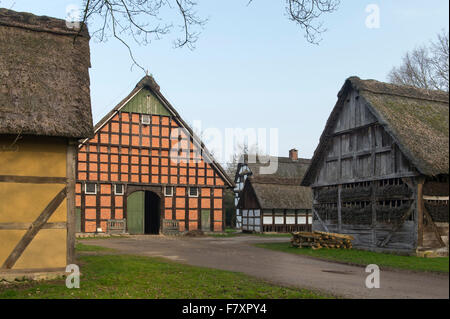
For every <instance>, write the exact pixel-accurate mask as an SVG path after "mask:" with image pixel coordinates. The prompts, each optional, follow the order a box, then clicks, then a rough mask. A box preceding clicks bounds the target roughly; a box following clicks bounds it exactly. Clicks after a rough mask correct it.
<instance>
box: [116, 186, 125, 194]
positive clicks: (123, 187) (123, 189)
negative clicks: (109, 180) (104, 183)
mask: <svg viewBox="0 0 450 319" xmlns="http://www.w3.org/2000/svg"><path fill="white" fill-rule="evenodd" d="M118 185H121V186H122V193H119V192H117V186H118ZM124 194H125V185H124V184H114V195H124Z"/></svg>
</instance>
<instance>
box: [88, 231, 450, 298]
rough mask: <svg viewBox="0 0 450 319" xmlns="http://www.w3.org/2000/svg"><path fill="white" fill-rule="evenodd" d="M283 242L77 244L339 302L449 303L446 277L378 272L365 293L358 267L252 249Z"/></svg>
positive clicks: (144, 239) (160, 239) (138, 239)
mask: <svg viewBox="0 0 450 319" xmlns="http://www.w3.org/2000/svg"><path fill="white" fill-rule="evenodd" d="M288 240H289V238H264V237H257V236H238V237H229V238H213V237H199V238H186V237H164V236H132V237H129V238H113V239H101V240H83V241H82V243H83V244H86V245H96V246H102V247H107V248H113V249H116V250H118V251H120V252H121V253H126V254H134V255H142V256H154V257H164V258H167V259H171V260H174V261H177V262H182V263H186V264H190V265H195V266H203V267H210V268H216V269H223V270H230V271H237V272H242V273H245V274H248V275H251V276H254V277H257V278H261V279H264V280H266V281H269V282H272V283H275V284H280V285H285V286H294V287H299V288H309V289H315V290H320V291H324V292H327V293H331V294H333V295H336V296H340V297H344V298H390V299H392V298H446V299H448V298H449V277H448V275H445V274H443V275H440V274H428V273H413V272H408V271H387V270H383V271H381V276H380V277H381V281H380V282H381V287H380V288H379V289H368V288H366V286H365V280H366V277H367V275H368V273H366V272H365V269H364V268H363V267H357V266H350V265H345V264H339V263H334V262H327V261H322V260H317V259H313V258H309V257H305V256H301V255H294V254H289V253H283V252H277V251H272V250H266V249H263V248H258V247H254V246H252V244H255V243H263V242H284V241H288Z"/></svg>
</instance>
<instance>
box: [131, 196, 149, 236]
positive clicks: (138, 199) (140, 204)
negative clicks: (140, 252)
mask: <svg viewBox="0 0 450 319" xmlns="http://www.w3.org/2000/svg"><path fill="white" fill-rule="evenodd" d="M144 216H145V192H134V193H132V194H130V195H129V196H128V198H127V224H128V233H130V234H131V235H140V234H144V225H145V223H144Z"/></svg>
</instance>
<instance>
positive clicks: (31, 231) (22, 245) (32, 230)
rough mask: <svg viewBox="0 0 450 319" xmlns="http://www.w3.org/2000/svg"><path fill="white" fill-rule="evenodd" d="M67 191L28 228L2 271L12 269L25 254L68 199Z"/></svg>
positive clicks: (57, 197) (50, 204) (53, 201)
mask: <svg viewBox="0 0 450 319" xmlns="http://www.w3.org/2000/svg"><path fill="white" fill-rule="evenodd" d="M66 193H67V189H66V187H64V188H63V189H62V190H61V191H60V192H59V193H58V194H57V195H56V196H55V198H53V199H52V201H51V202H50V203H49V204H48V205H47V207H45V208H44V210H43V211H42V213H41V214H40V215H39V217H38V218H36V220H35V221H34V222H33V223H32V224H31V226H30V227H29V228H28V230H27V232H26V233H25V235H24V236H23V237H22V238H21V239H20V241H19V243H18V244H17V245H16V247H15V248H14V249H13V251H12V252H11V254H10V255H9V256H8V258H6V260H5V262H4V263H3V265H2V269H11V268H12V267H13V266H14V265H15V263H16V262H17V260H18V259H19V258H20V256H21V255H22V254H23V252H24V251H25V249H26V248H27V247H28V245H29V244H30V243H31V241H32V240H33V238H34V237H35V236H36V234H37V233H38V232H39V231H40V230H41V229H42V227H43V226H44V225H45V224H46V223H47V221H48V220H49V218H50V217H51V216H52V215H53V213H54V212H55V210H56V209H57V208H58V207H59V205H60V204H61V203H62V202H63V201H64V199H65V198H66Z"/></svg>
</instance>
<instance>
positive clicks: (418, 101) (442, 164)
mask: <svg viewBox="0 0 450 319" xmlns="http://www.w3.org/2000/svg"><path fill="white" fill-rule="evenodd" d="M351 90H356V91H358V93H359V95H360V97H361V98H362V99H363V101H365V102H366V105H367V107H368V108H369V110H370V111H371V112H372V113H373V115H374V116H375V117H376V118H377V120H378V122H379V123H380V124H381V125H382V126H383V127H384V129H385V130H386V131H387V132H388V133H389V134H390V135H391V136H392V138H393V139H394V141H396V143H397V144H398V146H399V148H400V150H401V151H402V152H403V154H404V155H405V156H406V157H407V158H408V160H409V161H410V162H411V163H412V164H413V165H414V166H415V168H416V169H417V171H418V172H419V173H421V174H423V175H428V176H435V175H439V174H448V172H449V156H448V152H449V95H448V93H446V92H442V91H431V90H424V89H418V88H414V87H410V86H400V85H394V84H388V83H383V82H378V81H375V80H361V79H359V78H358V77H350V78H348V79H347V80H346V82H345V84H344V86H343V87H342V89H341V90H340V92H339V94H338V101H337V103H336V105H335V107H334V109H333V111H332V112H331V115H330V117H329V119H328V121H327V124H326V126H325V129H324V131H323V133H322V136H321V137H320V142H319V146H318V147H317V149H316V151H315V152H314V156H313V159H312V164H311V166H310V168H309V170H308V172H307V173H306V175H305V178H304V180H303V183H302V185H311V183H312V182H313V179H314V176H315V172H316V170H317V165H318V164H319V160H318V159H319V158H320V157H321V156H322V154H323V153H324V152H325V150H326V144H327V142H328V141H329V138H330V136H331V135H332V130H333V126H334V123H335V121H336V119H337V117H338V115H339V112H340V110H341V108H342V107H343V104H344V101H345V99H346V96H347V95H348V93H349V92H350V91H351Z"/></svg>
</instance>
